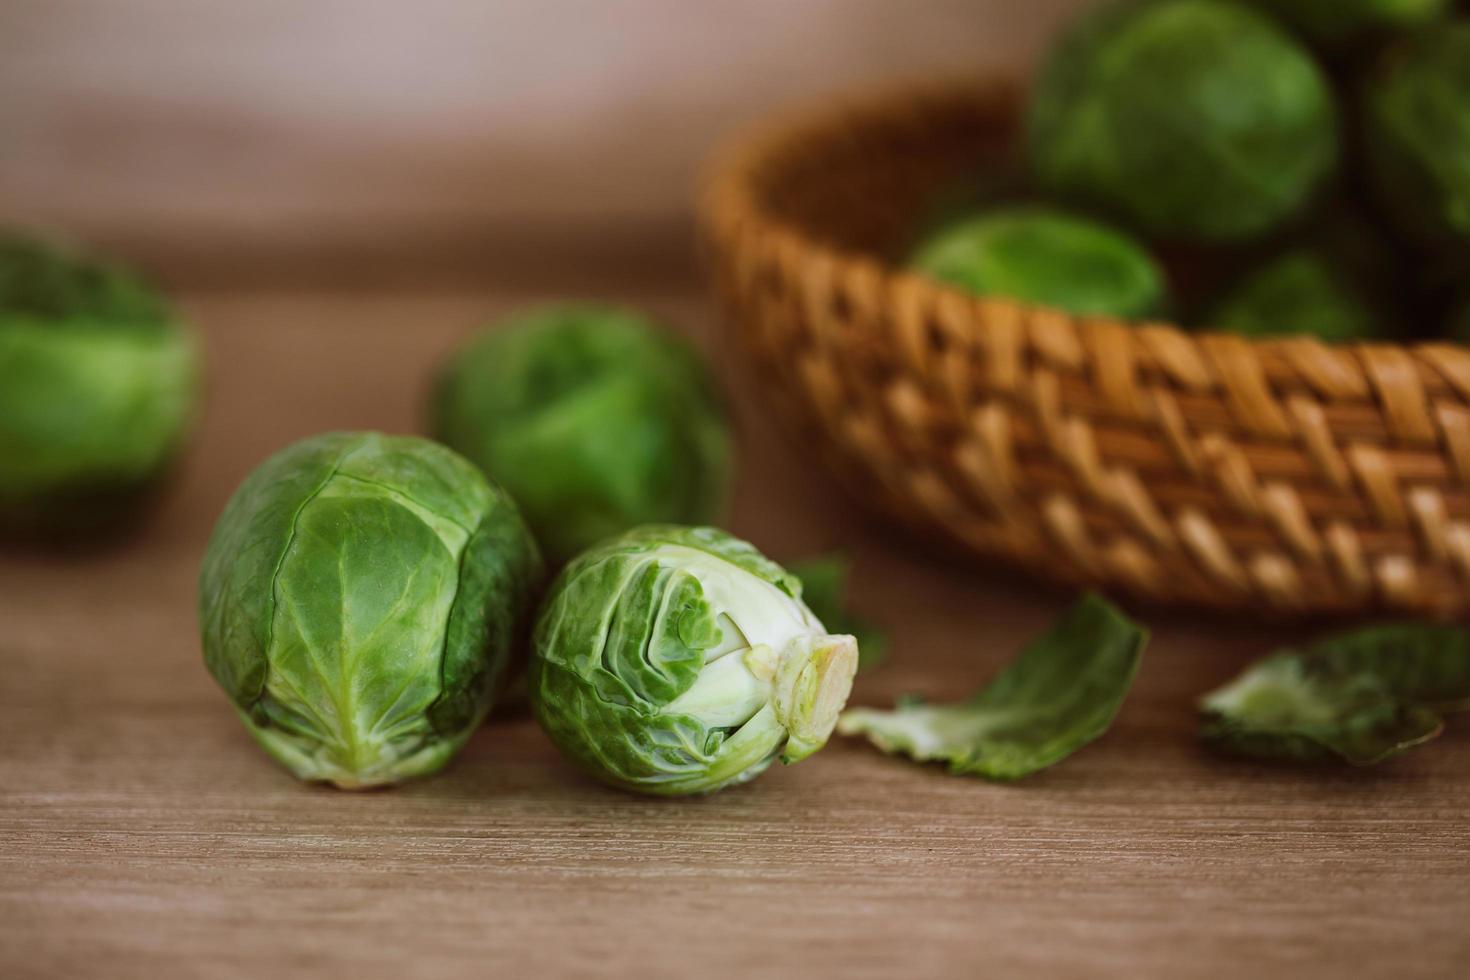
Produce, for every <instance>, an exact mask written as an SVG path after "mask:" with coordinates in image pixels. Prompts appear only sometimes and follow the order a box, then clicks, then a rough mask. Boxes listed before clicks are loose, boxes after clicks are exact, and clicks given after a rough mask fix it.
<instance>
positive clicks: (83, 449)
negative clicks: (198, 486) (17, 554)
mask: <svg viewBox="0 0 1470 980" xmlns="http://www.w3.org/2000/svg"><path fill="white" fill-rule="evenodd" d="M198 374H199V370H198V361H197V355H196V352H195V349H194V346H193V344H192V343H191V340H190V338H189V336H188V334H187V333H186V332H185V330H184V328H183V327H182V326H181V325H180V324H179V322H178V321H177V320H176V319H175V318H174V316H173V314H172V313H171V312H170V311H169V310H168V308H167V307H166V306H165V304H164V303H163V301H162V299H161V298H160V297H159V296H158V295H156V294H155V293H154V292H152V291H151V290H150V289H148V288H147V287H146V286H144V285H143V284H142V283H141V282H140V281H139V280H137V279H135V278H134V277H133V276H131V275H129V274H128V273H126V272H123V271H121V270H119V269H115V268H113V267H111V266H108V265H105V264H103V263H100V262H97V261H95V260H93V259H91V258H88V257H85V256H82V255H77V254H73V253H70V252H67V251H64V250H61V249H57V248H54V247H52V246H48V245H44V244H41V243H39V242H36V241H33V240H30V239H27V238H24V237H21V236H18V235H12V234H0V530H3V531H4V532H5V533H7V534H10V535H23V536H38V537H48V536H53V535H63V536H80V535H84V534H88V533H92V532H99V531H103V530H106V529H109V528H110V527H112V526H115V525H117V524H118V523H120V522H121V520H122V519H124V518H125V517H127V516H129V515H130V514H131V513H132V512H133V511H134V510H135V509H136V507H137V505H138V504H139V502H140V501H141V500H142V499H143V498H144V497H145V496H146V491H147V490H148V489H149V487H150V486H151V485H152V484H153V483H154V482H156V479H157V478H158V477H159V475H160V473H161V471H162V470H163V469H164V468H165V467H166V466H167V464H168V462H169V461H170V460H171V459H172V457H173V455H174V454H175V452H176V451H177V450H178V449H179V447H180V445H181V443H182V442H183V439H184V436H185V434H186V432H187V430H188V428H189V424H190V422H191V421H192V419H193V410H194V402H195V397H196V392H197V388H198Z"/></svg>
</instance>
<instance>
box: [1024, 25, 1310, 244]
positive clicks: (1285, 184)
mask: <svg viewBox="0 0 1470 980" xmlns="http://www.w3.org/2000/svg"><path fill="white" fill-rule="evenodd" d="M1027 140H1028V143H1029V152H1030V157H1031V163H1032V168H1033V171H1034V173H1035V176H1036V178H1037V180H1038V182H1039V183H1040V185H1041V186H1042V187H1043V188H1044V189H1046V190H1047V191H1049V192H1051V193H1053V194H1055V195H1057V196H1059V197H1062V198H1063V199H1070V200H1074V201H1079V202H1081V203H1083V204H1086V205H1090V206H1094V207H1097V208H1100V209H1103V210H1105V211H1108V212H1111V213H1114V214H1116V215H1118V216H1119V217H1120V218H1121V219H1123V220H1124V221H1126V222H1128V223H1130V224H1132V225H1134V226H1136V227H1137V228H1138V229H1140V230H1142V231H1144V232H1146V233H1148V234H1150V235H1154V236H1157V237H1160V238H1165V239H1171V240H1176V241H1181V242H1184V241H1198V242H1224V241H1241V240H1244V239H1249V238H1252V237H1256V236H1260V235H1262V234H1263V233H1265V232H1267V231H1270V230H1272V229H1273V228H1275V227H1276V226H1278V225H1280V224H1281V223H1282V222H1283V221H1285V220H1286V219H1288V218H1290V217H1292V216H1293V215H1294V214H1296V213H1298V212H1299V211H1301V210H1302V209H1303V208H1304V206H1306V205H1307V204H1308V203H1309V201H1310V199H1311V198H1312V196H1313V194H1314V193H1315V192H1316V191H1317V190H1318V189H1319V188H1320V187H1321V186H1322V184H1323V183H1324V182H1325V181H1326V180H1327V178H1328V177H1329V176H1330V175H1331V173H1332V171H1333V169H1334V167H1335V165H1336V161H1337V151H1338V137H1337V112H1336V109H1335V107H1334V104H1333V100H1332V93H1331V91H1330V90H1329V88H1328V84H1327V80H1326V78H1325V77H1324V75H1323V73H1322V71H1321V70H1320V69H1319V68H1318V66H1317V65H1316V63H1315V62H1313V60H1312V58H1311V57H1310V55H1308V54H1307V53H1306V52H1305V51H1304V50H1302V48H1301V47H1300V45H1299V44H1298V43H1297V42H1296V41H1295V40H1293V39H1292V38H1291V37H1289V36H1288V35H1287V34H1286V33H1285V32H1284V31H1282V30H1281V29H1280V28H1278V27H1277V26H1276V25H1275V24H1274V23H1272V22H1271V21H1270V20H1269V19H1268V18H1266V17H1264V16H1262V15H1261V14H1259V13H1256V12H1255V11H1253V10H1250V9H1248V8H1245V7H1241V6H1237V5H1236V4H1233V3H1224V2H1220V0H1152V2H1143V3H1139V2H1130V3H1125V4H1122V5H1111V6H1107V7H1104V8H1102V9H1101V10H1099V11H1095V12H1092V13H1091V14H1089V15H1086V16H1084V17H1083V19H1082V20H1081V21H1080V22H1079V23H1078V24H1077V25H1076V27H1075V28H1073V29H1072V30H1071V31H1069V32H1068V33H1067V34H1065V35H1064V36H1063V38H1062V40H1061V41H1060V43H1059V44H1058V45H1057V46H1056V47H1055V49H1054V50H1053V51H1052V53H1051V55H1050V57H1049V58H1048V59H1047V62H1046V64H1045V65H1044V67H1043V69H1042V72H1041V74H1040V76H1039V78H1038V80H1037V83H1036V86H1035V90H1034V92H1033V95H1032V99H1031V104H1030V109H1029V115H1028V119H1027Z"/></svg>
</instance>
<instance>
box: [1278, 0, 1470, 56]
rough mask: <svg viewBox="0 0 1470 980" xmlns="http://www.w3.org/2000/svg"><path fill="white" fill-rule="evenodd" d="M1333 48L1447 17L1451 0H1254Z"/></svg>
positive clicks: (1316, 42) (1309, 36)
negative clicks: (1445, 15)
mask: <svg viewBox="0 0 1470 980" xmlns="http://www.w3.org/2000/svg"><path fill="white" fill-rule="evenodd" d="M1250 2H1251V3H1253V4H1254V5H1255V6H1257V7H1259V8H1261V9H1262V10H1265V11H1267V12H1269V13H1271V14H1274V15H1276V16H1277V17H1280V18H1281V19H1282V20H1283V21H1285V22H1286V23H1287V24H1288V25H1289V26H1291V27H1292V28H1293V29H1295V30H1296V31H1297V32H1298V33H1300V34H1301V35H1302V36H1303V37H1305V38H1306V39H1307V40H1309V41H1311V42H1312V43H1313V44H1316V45H1319V46H1321V47H1323V48H1325V49H1327V50H1329V51H1336V50H1338V49H1340V48H1342V47H1343V46H1344V45H1349V44H1353V43H1354V42H1356V41H1359V40H1361V39H1365V38H1372V37H1376V36H1381V35H1388V34H1393V33H1395V32H1398V31H1405V30H1412V29H1414V28H1417V27H1422V26H1424V25H1425V24H1428V23H1431V22H1433V21H1434V20H1437V19H1438V18H1440V17H1442V16H1444V14H1445V13H1446V12H1447V11H1448V10H1449V9H1450V0H1250Z"/></svg>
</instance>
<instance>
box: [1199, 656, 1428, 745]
mask: <svg viewBox="0 0 1470 980" xmlns="http://www.w3.org/2000/svg"><path fill="white" fill-rule="evenodd" d="M1200 706H1201V709H1202V710H1203V711H1204V715H1205V721H1204V725H1203V727H1202V729H1201V732H1200V734H1201V736H1202V737H1203V738H1204V739H1205V740H1206V741H1207V742H1210V743H1211V744H1213V745H1215V746H1217V747H1218V748H1220V749H1222V750H1224V751H1227V752H1232V753H1234V754H1237V755H1247V756H1253V757H1256V758H1266V759H1283V760H1287V761H1295V762H1318V761H1323V760H1326V759H1331V758H1334V757H1336V758H1340V759H1343V760H1344V761H1346V762H1349V763H1351V764H1352V765H1355V766H1368V765H1373V764H1374V763H1378V762H1382V761H1383V760H1385V759H1389V758H1392V757H1393V756H1396V755H1399V754H1401V753H1403V752H1405V751H1407V750H1408V749H1410V748H1413V747H1414V746H1415V745H1419V744H1420V743H1422V742H1427V741H1428V740H1429V739H1432V738H1434V737H1435V736H1436V735H1438V734H1439V733H1440V730H1441V728H1442V727H1443V723H1442V721H1441V720H1440V717H1439V716H1438V715H1437V714H1435V712H1433V711H1432V710H1430V709H1429V708H1426V707H1423V706H1422V705H1417V704H1414V703H1412V702H1409V701H1406V700H1404V699H1402V698H1401V697H1400V696H1399V695H1398V693H1396V692H1395V690H1394V689H1393V687H1392V686H1391V685H1390V684H1389V683H1386V682H1385V681H1384V680H1383V679H1382V678H1381V677H1379V676H1378V675H1377V674H1375V673H1374V672H1373V671H1372V670H1371V669H1358V668H1355V667H1354V666H1353V665H1350V664H1346V663H1335V662H1334V661H1333V659H1332V658H1331V657H1330V656H1322V655H1319V654H1315V653H1313V652H1308V653H1299V652H1297V651H1292V650H1288V651H1284V652H1282V653H1278V654H1275V655H1273V656H1270V657H1267V658H1265V659H1264V660H1261V661H1258V662H1257V663H1255V664H1253V665H1252V666H1251V667H1249V668H1248V669H1247V670H1246V671H1245V672H1244V673H1242V674H1241V675H1240V676H1239V677H1237V678H1236V679H1235V680H1233V681H1231V682H1230V683H1229V684H1226V685H1225V686H1224V687H1221V688H1219V689H1218V690H1215V691H1213V692H1211V693H1210V694H1208V695H1206V696H1205V697H1204V699H1203V700H1202V701H1201V702H1200Z"/></svg>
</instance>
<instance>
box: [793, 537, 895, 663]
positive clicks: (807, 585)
mask: <svg viewBox="0 0 1470 980" xmlns="http://www.w3.org/2000/svg"><path fill="white" fill-rule="evenodd" d="M847 572H848V561H847V558H846V556H844V555H842V554H837V553H834V554H830V555H822V556H820V557H817V558H811V559H808V560H807V561H804V562H798V563H796V564H794V565H792V566H791V574H793V575H795V576H796V577H797V578H799V579H801V599H802V601H803V602H805V603H806V604H807V608H808V609H810V610H811V611H812V612H813V613H815V614H816V617H817V618H818V619H820V620H821V621H822V625H824V626H826V627H827V629H829V630H831V631H832V632H833V633H846V634H848V635H849V636H853V637H856V638H857V641H858V670H860V671H862V670H868V669H870V668H873V667H876V666H878V664H880V663H882V662H883V660H884V659H886V658H887V656H888V634H887V633H885V632H884V631H883V630H881V629H879V628H878V627H876V626H874V625H873V624H872V623H870V622H868V621H867V620H865V619H862V618H860V617H858V616H855V615H853V614H852V612H851V611H850V610H849V608H848V605H847Z"/></svg>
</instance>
